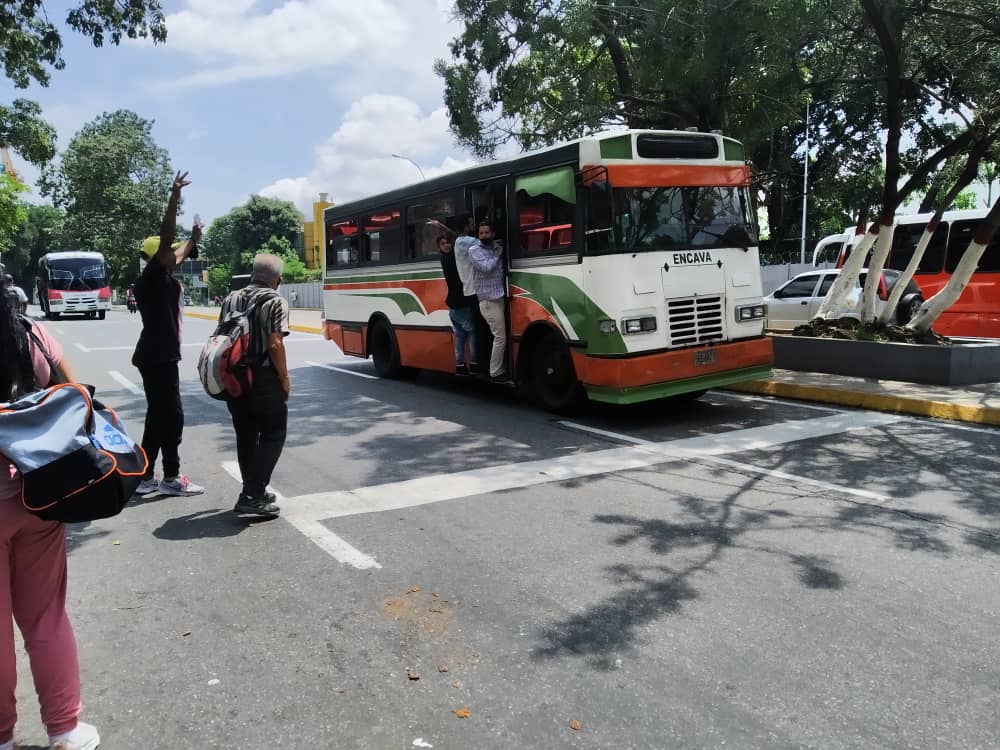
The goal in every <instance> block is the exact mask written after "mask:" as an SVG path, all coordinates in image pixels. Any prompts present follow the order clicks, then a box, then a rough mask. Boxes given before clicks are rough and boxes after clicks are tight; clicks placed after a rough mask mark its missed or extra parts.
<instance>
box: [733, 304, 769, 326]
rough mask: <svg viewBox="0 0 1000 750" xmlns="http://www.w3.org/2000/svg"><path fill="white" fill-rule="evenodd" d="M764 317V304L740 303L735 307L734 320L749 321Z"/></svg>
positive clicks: (739, 321)
mask: <svg viewBox="0 0 1000 750" xmlns="http://www.w3.org/2000/svg"><path fill="white" fill-rule="evenodd" d="M763 319H764V305H762V304H757V305H741V306H740V307H737V308H736V322H737V323H749V322H750V321H751V320H763Z"/></svg>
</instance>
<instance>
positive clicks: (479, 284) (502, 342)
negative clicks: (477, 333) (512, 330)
mask: <svg viewBox="0 0 1000 750" xmlns="http://www.w3.org/2000/svg"><path fill="white" fill-rule="evenodd" d="M469 260H470V261H471V262H472V285H473V288H474V289H475V292H476V296H477V297H479V311H480V312H481V313H482V314H483V318H485V319H486V323H487V324H488V325H489V327H490V333H492V334H493V351H492V352H491V354H490V380H491V381H493V382H494V383H503V384H505V385H506V384H513V382H514V381H513V380H512V379H511V377H510V374H509V373H508V371H507V365H506V361H505V356H506V354H507V316H506V313H505V308H506V298H507V293H506V285H505V283H504V268H503V248H501V247H500V245H499V244H498V243H496V242H495V241H494V240H493V227H492V226H491V225H490V223H489V222H488V221H483V222H480V223H479V241H478V242H476V243H475V244H474V245H473V246H472V248H471V249H470V250H469Z"/></svg>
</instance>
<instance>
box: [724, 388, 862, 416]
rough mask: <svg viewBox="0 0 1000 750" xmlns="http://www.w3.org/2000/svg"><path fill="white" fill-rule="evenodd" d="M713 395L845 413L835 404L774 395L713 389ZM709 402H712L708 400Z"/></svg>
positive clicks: (825, 411)
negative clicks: (824, 404)
mask: <svg viewBox="0 0 1000 750" xmlns="http://www.w3.org/2000/svg"><path fill="white" fill-rule="evenodd" d="M712 396H713V397H715V396H721V397H723V398H732V399H736V400H737V401H763V402H764V403H766V404H777V403H780V404H782V405H783V406H788V407H795V408H797V409H811V410H812V411H821V412H824V413H827V414H829V413H830V412H834V413H836V414H843V413H844V410H843V409H839V408H837V407H834V406H816V405H815V404H804V403H802V402H801V401H783V400H781V399H779V398H775V397H774V396H754V395H751V394H749V393H737V392H736V391H712ZM707 403H711V402H710V401H707Z"/></svg>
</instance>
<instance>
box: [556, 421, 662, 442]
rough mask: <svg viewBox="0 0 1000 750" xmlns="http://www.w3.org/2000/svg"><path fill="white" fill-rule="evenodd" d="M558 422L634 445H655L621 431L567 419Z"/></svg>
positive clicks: (573, 428) (574, 428) (564, 425)
mask: <svg viewBox="0 0 1000 750" xmlns="http://www.w3.org/2000/svg"><path fill="white" fill-rule="evenodd" d="M556 424H561V425H562V426H563V427H569V428H570V429H571V430H580V432H589V433H591V434H593V435H600V436H601V437H606V438H611V439H612V440H617V441H619V442H621V443H631V444H632V445H654V443H653V441H652V440H643V439H642V438H637V437H632V436H631V435H622V434H621V433H620V432H611V431H609V430H601V429H599V428H597V427H590V426H588V425H585V424H577V423H576V422H567V421H566V420H560V421H559V422H557V423H556Z"/></svg>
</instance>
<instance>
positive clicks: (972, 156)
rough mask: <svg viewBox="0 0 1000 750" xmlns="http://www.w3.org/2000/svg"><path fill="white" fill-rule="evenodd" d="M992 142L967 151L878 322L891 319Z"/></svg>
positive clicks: (986, 140) (980, 144)
mask: <svg viewBox="0 0 1000 750" xmlns="http://www.w3.org/2000/svg"><path fill="white" fill-rule="evenodd" d="M989 143H992V139H984V140H982V141H980V142H979V143H977V144H976V145H975V147H973V149H972V150H971V151H970V152H969V155H968V157H966V160H965V166H964V167H962V171H961V172H960V173H959V175H958V177H956V178H955V183H954V184H953V185H952V186H951V188H950V189H949V190H948V192H946V193H945V194H944V197H943V198H942V199H941V203H940V205H939V206H938V208H937V210H936V211H935V212H934V216H933V217H931V220H930V221H929V222H928V223H927V227H926V228H925V229H924V233H923V235H921V237H920V242H918V243H917V247H916V249H915V250H914V252H913V257H911V258H910V262H909V263H907V264H906V268H905V269H904V271H903V273H902V275H901V276H900V277H899V279H897V280H896V286H894V287H893V288H892V293H891V294H890V295H889V301H888V302H887V303H886V306H885V309H884V310H883V311H882V314H881V315H880V316H879V322H880V323H883V324H886V325H887V324H888V323H889V321H890V320H892V315H893V313H894V312H895V310H896V306H897V305H899V300H900V299H902V297H903V295H904V294H905V293H906V286H907V284H909V283H910V279H912V278H913V274H915V273H916V272H917V269H918V268H919V267H920V261H921V260H923V257H924V252H925V251H926V250H927V245H928V244H930V241H931V237H933V236H934V232H935V231H937V228H938V225H939V224H940V223H941V219H942V217H943V216H944V212H945V211H946V210H947V209H948V206H950V205H951V204H952V203H953V202H954V200H955V198H956V197H957V196H958V194H959V193H960V192H962V190H964V189H965V188H966V186H967V185H968V184H969V183H970V182H972V181H973V180H974V179H975V178H976V175H977V174H979V164H980V162H982V160H983V156H984V155H985V153H986V151H987V149H988V148H989V146H988V144H989ZM941 187H942V186H941V184H940V183H938V185H937V186H936V190H934V191H933V192H934V193H935V195H937V194H938V193H939V192H940V189H941Z"/></svg>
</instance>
